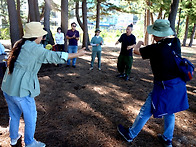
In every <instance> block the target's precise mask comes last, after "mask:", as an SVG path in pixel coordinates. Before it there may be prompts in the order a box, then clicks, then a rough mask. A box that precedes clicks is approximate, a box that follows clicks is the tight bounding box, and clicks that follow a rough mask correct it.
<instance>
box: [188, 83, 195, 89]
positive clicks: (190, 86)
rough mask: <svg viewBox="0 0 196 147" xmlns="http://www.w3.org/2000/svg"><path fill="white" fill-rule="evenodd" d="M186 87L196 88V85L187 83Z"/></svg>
mask: <svg viewBox="0 0 196 147" xmlns="http://www.w3.org/2000/svg"><path fill="white" fill-rule="evenodd" d="M186 87H188V88H193V89H196V86H193V85H188V84H186Z"/></svg>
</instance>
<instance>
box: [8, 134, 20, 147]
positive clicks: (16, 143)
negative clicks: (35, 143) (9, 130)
mask: <svg viewBox="0 0 196 147" xmlns="http://www.w3.org/2000/svg"><path fill="white" fill-rule="evenodd" d="M21 141H22V135H21V134H20V133H18V137H17V138H16V139H11V143H10V144H11V146H13V147H15V146H19V145H21Z"/></svg>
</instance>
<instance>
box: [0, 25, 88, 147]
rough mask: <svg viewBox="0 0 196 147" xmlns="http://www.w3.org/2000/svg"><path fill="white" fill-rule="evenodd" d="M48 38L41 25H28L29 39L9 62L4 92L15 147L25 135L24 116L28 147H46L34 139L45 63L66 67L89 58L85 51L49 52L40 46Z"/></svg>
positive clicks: (18, 45) (17, 47) (14, 50)
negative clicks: (70, 61) (40, 75)
mask: <svg viewBox="0 0 196 147" xmlns="http://www.w3.org/2000/svg"><path fill="white" fill-rule="evenodd" d="M46 34H47V32H46V31H44V30H43V27H42V26H41V23H40V22H30V23H27V24H26V26H25V35H24V36H23V38H22V39H21V40H19V41H17V42H16V43H15V45H14V47H13V48H12V50H11V53H10V55H9V58H8V63H7V65H8V68H7V70H6V72H5V75H4V78H3V81H2V86H1V89H2V91H3V94H4V96H5V99H6V101H7V104H8V110H9V116H10V122H9V123H10V130H9V131H10V138H11V146H16V145H17V144H19V143H20V142H19V141H20V140H21V139H20V138H21V134H19V132H18V131H19V122H20V116H21V114H22V113H23V116H24V122H25V133H24V142H25V146H26V147H44V146H46V145H45V144H44V143H42V142H39V141H36V140H35V139H34V133H35V128H36V118H37V111H36V105H35V99H34V97H35V96H38V95H39V94H40V86H39V81H38V77H37V73H38V71H39V69H40V67H41V65H42V63H55V64H63V63H66V61H67V59H71V58H75V57H78V56H81V55H84V54H85V51H84V49H82V50H79V51H78V53H74V54H68V53H66V52H54V51H49V50H47V49H45V48H44V47H43V46H42V45H41V44H40V42H41V40H42V37H43V36H44V35H46Z"/></svg>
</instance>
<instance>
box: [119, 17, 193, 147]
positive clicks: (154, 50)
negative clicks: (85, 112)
mask: <svg viewBox="0 0 196 147" xmlns="http://www.w3.org/2000/svg"><path fill="white" fill-rule="evenodd" d="M147 31H148V33H149V34H152V35H153V38H154V40H155V41H156V43H155V44H151V45H148V46H146V47H143V48H140V47H141V46H142V45H143V44H144V43H143V41H139V42H138V43H137V44H136V46H135V47H134V53H135V54H137V55H141V56H142V58H143V59H150V64H151V68H152V73H153V75H154V87H153V90H152V92H150V93H149V95H148V97H147V99H146V102H145V104H144V105H143V106H142V108H141V109H140V112H139V114H138V116H137V117H136V119H135V121H134V123H133V125H132V126H131V127H129V128H128V129H127V128H125V127H124V126H122V125H118V128H117V129H118V131H119V133H120V134H121V135H122V136H123V137H124V138H125V139H126V140H127V141H128V142H132V141H133V139H134V138H135V137H136V136H137V135H138V133H139V132H140V131H141V129H142V128H143V126H144V125H145V124H146V122H147V121H148V120H149V118H150V117H151V116H152V115H153V116H154V117H155V118H160V117H163V118H164V132H163V134H158V136H157V137H158V140H159V141H160V143H161V144H162V145H163V146H165V147H172V138H173V131H174V126H175V115H174V113H176V112H179V111H183V110H186V109H188V107H189V104H188V98H187V90H186V83H185V82H184V81H183V80H182V79H181V78H180V73H179V70H178V67H177V64H176V62H175V60H174V57H173V54H172V49H173V50H174V51H175V52H176V53H177V54H178V55H181V47H180V41H179V39H178V38H169V37H168V36H171V35H174V31H173V30H172V29H171V27H170V22H169V21H168V20H164V19H158V20H156V21H155V22H154V24H153V25H150V26H148V27H147Z"/></svg>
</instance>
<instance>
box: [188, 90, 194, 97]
mask: <svg viewBox="0 0 196 147" xmlns="http://www.w3.org/2000/svg"><path fill="white" fill-rule="evenodd" d="M187 93H188V94H191V95H194V96H196V93H194V92H193V91H188V90H187Z"/></svg>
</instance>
